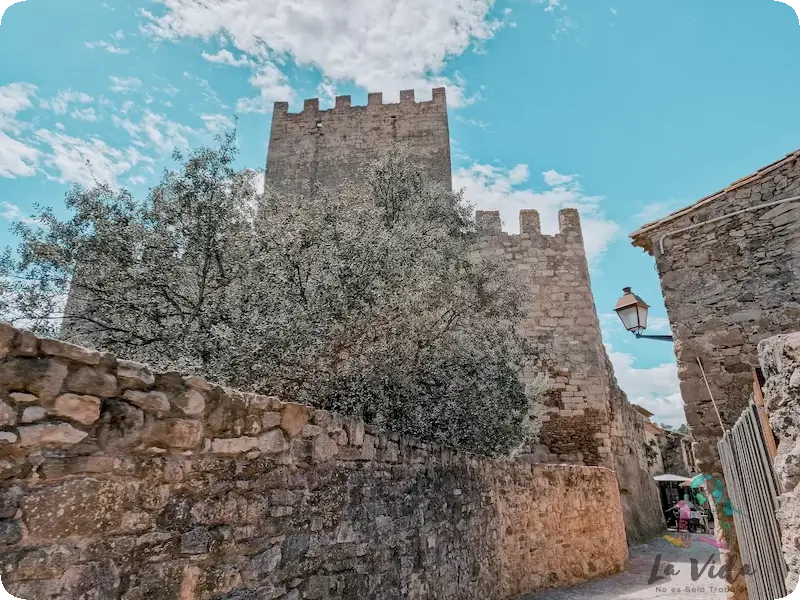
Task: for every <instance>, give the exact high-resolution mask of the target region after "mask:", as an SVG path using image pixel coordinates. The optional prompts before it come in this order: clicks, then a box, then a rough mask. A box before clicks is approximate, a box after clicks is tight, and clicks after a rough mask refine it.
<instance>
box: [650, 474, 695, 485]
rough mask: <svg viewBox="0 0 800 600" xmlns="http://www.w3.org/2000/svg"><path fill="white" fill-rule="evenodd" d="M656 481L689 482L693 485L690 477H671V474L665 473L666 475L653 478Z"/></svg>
mask: <svg viewBox="0 0 800 600" xmlns="http://www.w3.org/2000/svg"><path fill="white" fill-rule="evenodd" d="M653 479H655V480H656V481H677V482H679V483H681V482H684V481H688V482H690V483H691V481H692V480H691V478H689V477H681V476H680V475H670V474H669V473H665V474H664V475H656V476H655V477H653Z"/></svg>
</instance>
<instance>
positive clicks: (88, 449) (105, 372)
mask: <svg viewBox="0 0 800 600" xmlns="http://www.w3.org/2000/svg"><path fill="white" fill-rule="evenodd" d="M0 358H2V361H0V578H1V579H2V581H3V584H4V586H5V587H6V589H8V590H9V591H10V592H11V593H12V594H14V595H16V596H20V597H23V598H26V599H27V600H44V599H56V598H57V599H59V600H78V599H79V598H80V599H94V600H105V599H109V600H110V599H124V600H173V599H174V600H194V599H198V600H200V599H203V600H206V599H207V600H211V599H214V600H220V599H225V600H234V599H237V600H244V599H250V598H259V599H261V598H281V599H284V600H299V599H301V598H303V599H322V598H341V599H352V600H364V599H370V598H376V599H377V598H380V599H381V600H386V599H389V600H391V599H400V598H403V599H406V598H408V599H436V600H440V599H448V598H449V599H456V598H457V599H473V598H474V599H475V600H485V599H486V598H498V599H503V598H511V597H514V596H515V595H516V594H519V593H522V592H530V591H534V590H536V589H539V588H542V587H550V586H560V585H567V584H573V583H577V582H580V581H584V580H586V579H589V578H591V577H596V576H601V575H607V574H610V573H615V572H617V571H619V570H621V569H622V568H623V566H624V564H625V562H626V560H627V547H626V543H625V534H624V529H623V523H622V514H621V510H620V500H619V494H618V491H617V483H616V479H615V476H614V473H613V472H612V471H610V470H607V469H604V468H596V467H582V466H555V465H531V464H525V463H518V462H503V461H492V460H488V459H481V458H477V457H473V456H467V455H463V454H459V453H455V452H452V451H449V450H447V449H444V448H440V447H437V446H434V445H428V444H422V443H418V442H415V441H413V440H406V439H401V438H399V437H398V436H397V435H393V434H390V433H386V432H383V431H380V430H377V429H375V428H372V427H370V426H366V425H364V424H363V423H362V422H360V421H356V420H352V419H348V418H343V417H341V416H338V415H335V414H331V413H329V412H326V411H322V410H314V409H311V408H309V407H306V406H302V405H296V404H285V403H282V402H280V401H279V400H278V399H276V398H273V397H264V396H258V395H255V394H247V393H242V392H236V391H232V390H228V389H224V388H221V387H220V386H217V385H214V384H212V383H209V382H207V381H205V380H203V379H201V378H199V377H185V376H182V375H180V374H178V373H153V372H151V371H150V370H149V369H148V368H147V367H145V366H143V365H138V364H134V363H130V362H126V361H122V360H117V359H116V358H115V357H114V356H111V355H109V354H105V353H100V352H96V351H93V350H88V349H85V348H80V347H77V346H73V345H70V344H67V343H64V342H59V341H54V340H46V339H37V338H36V337H35V336H33V335H31V334H30V333H27V332H24V331H19V330H15V329H13V328H11V327H9V326H7V325H1V326H0Z"/></svg>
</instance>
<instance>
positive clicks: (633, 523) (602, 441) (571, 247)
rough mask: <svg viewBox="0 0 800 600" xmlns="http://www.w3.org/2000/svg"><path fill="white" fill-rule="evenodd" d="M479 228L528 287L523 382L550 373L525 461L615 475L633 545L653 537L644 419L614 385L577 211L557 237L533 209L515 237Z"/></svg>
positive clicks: (566, 217) (655, 524)
mask: <svg viewBox="0 0 800 600" xmlns="http://www.w3.org/2000/svg"><path fill="white" fill-rule="evenodd" d="M476 222H477V226H478V228H479V230H480V231H481V233H482V239H481V245H480V248H479V249H478V251H477V252H479V253H480V254H481V255H482V256H484V257H486V258H488V259H490V260H499V261H503V262H505V263H506V264H510V265H511V266H512V267H513V268H514V269H515V270H516V272H517V273H518V274H519V275H520V277H521V278H522V281H523V283H524V285H525V289H526V295H527V306H526V308H525V311H524V313H525V317H524V319H523V321H522V333H523V334H524V335H525V336H526V337H527V338H528V339H529V340H530V341H531V342H532V343H533V344H534V345H535V346H536V347H537V348H538V349H539V351H540V356H541V359H540V362H538V363H537V364H534V365H531V366H530V367H529V369H528V371H527V372H526V373H525V377H526V378H527V379H528V380H529V381H530V380H532V379H533V378H534V377H535V376H536V375H537V374H539V373H542V372H544V373H545V374H547V375H548V376H549V379H550V382H551V389H550V390H549V391H548V392H547V394H546V396H545V398H544V402H543V403H544V407H543V410H544V415H543V417H542V418H543V421H544V423H543V425H542V428H541V432H540V434H539V436H538V437H537V439H535V440H532V443H531V446H530V448H529V449H528V452H524V453H522V454H521V455H520V459H521V460H529V461H532V462H544V463H570V464H580V465H603V466H607V467H609V468H612V469H615V470H616V471H617V478H618V481H619V489H620V493H621V495H622V506H623V510H624V515H625V527H626V533H627V536H628V542H629V543H631V544H633V543H635V542H637V541H643V540H646V539H648V538H650V537H652V536H654V535H657V534H658V533H659V532H660V531H662V530H663V529H664V528H665V523H664V517H663V515H662V513H661V508H660V502H659V498H658V490H657V488H656V485H655V482H654V481H653V480H652V477H651V476H650V474H649V467H648V464H647V459H646V457H645V454H644V444H645V441H646V435H645V431H644V422H645V418H644V417H643V416H642V415H641V414H639V413H638V412H637V411H636V410H634V409H633V407H632V406H631V405H630V404H629V403H628V400H627V398H626V396H625V393H624V392H623V391H622V390H621V389H620V388H619V386H618V385H617V381H616V378H615V377H614V369H613V367H612V366H611V362H610V361H609V359H608V355H607V354H606V350H605V346H604V345H603V339H602V335H601V332H600V323H599V320H598V318H597V311H596V309H595V305H594V297H593V295H592V290H591V282H590V278H589V267H588V264H587V261H586V252H585V250H584V244H583V234H582V231H581V224H580V217H579V215H578V211H577V210H575V209H564V210H562V211H560V212H559V233H558V234H556V235H542V232H541V226H540V221H539V214H538V212H537V211H535V210H523V211H521V212H520V233H519V235H509V234H507V233H504V232H503V231H502V227H501V222H500V214H499V213H498V212H496V211H478V212H477V213H476Z"/></svg>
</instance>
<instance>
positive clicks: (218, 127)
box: [200, 114, 234, 133]
mask: <svg viewBox="0 0 800 600" xmlns="http://www.w3.org/2000/svg"><path fill="white" fill-rule="evenodd" d="M200 118H201V119H203V123H205V125H206V129H208V130H209V131H210V132H211V133H221V132H223V131H228V130H231V129H233V125H234V123H233V119H231V118H230V117H229V116H227V115H219V114H216V115H200Z"/></svg>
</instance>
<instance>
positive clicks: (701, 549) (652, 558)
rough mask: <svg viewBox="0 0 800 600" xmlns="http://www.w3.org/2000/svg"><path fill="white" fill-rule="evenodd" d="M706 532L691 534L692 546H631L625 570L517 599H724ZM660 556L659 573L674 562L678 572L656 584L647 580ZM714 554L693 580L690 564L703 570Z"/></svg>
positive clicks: (714, 551)
mask: <svg viewBox="0 0 800 600" xmlns="http://www.w3.org/2000/svg"><path fill="white" fill-rule="evenodd" d="M709 538H710V536H707V535H693V536H692V540H691V546H690V547H688V548H677V547H675V546H674V545H672V544H671V543H670V542H668V541H666V540H664V539H663V538H657V539H656V540H653V541H652V542H651V543H649V544H646V545H642V546H637V547H635V548H631V558H630V562H629V563H628V568H627V570H626V571H625V572H624V573H621V574H620V575H615V576H613V577H607V578H605V579H599V580H595V581H591V582H589V583H586V584H583V585H580V586H577V587H573V588H565V589H560V590H550V591H544V592H541V593H538V594H533V595H530V596H525V597H524V598H521V599H520V600H583V599H586V600H615V599H617V598H621V599H625V600H645V599H650V598H665V599H666V598H680V599H681V600H724V598H725V597H726V595H725V586H726V582H725V580H724V579H719V578H717V577H714V578H711V577H709V570H710V569H711V568H712V567H713V569H714V572H715V573H716V571H717V570H718V569H719V565H720V559H719V553H718V551H717V549H716V548H715V547H714V546H711V545H709V544H707V543H704V542H703V541H701V540H702V539H709ZM659 554H660V555H661V562H660V569H659V570H658V574H659V575H661V576H662V577H663V576H664V569H665V568H666V566H667V563H671V564H673V565H674V568H675V570H676V571H678V573H677V574H676V575H672V576H671V577H666V578H665V579H662V580H660V581H657V582H655V583H652V584H651V583H649V582H648V580H649V579H650V577H651V573H652V572H653V565H654V564H655V562H656V560H657V557H658V555H659ZM710 556H713V557H714V559H713V563H710V565H709V568H708V569H706V570H705V572H704V573H703V574H702V575H699V577H698V578H697V579H696V581H692V563H691V560H692V559H695V560H696V561H697V566H696V572H698V573H699V571H701V570H702V569H703V565H705V563H706V561H707V560H708V559H709V557H710Z"/></svg>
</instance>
